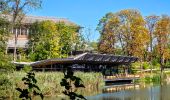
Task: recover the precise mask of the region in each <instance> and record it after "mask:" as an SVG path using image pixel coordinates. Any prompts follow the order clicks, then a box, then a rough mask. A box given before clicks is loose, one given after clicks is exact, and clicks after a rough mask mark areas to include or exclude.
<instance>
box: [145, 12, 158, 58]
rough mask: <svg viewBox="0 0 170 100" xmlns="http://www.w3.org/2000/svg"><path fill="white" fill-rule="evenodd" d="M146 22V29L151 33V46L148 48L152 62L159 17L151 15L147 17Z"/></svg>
mask: <svg viewBox="0 0 170 100" xmlns="http://www.w3.org/2000/svg"><path fill="white" fill-rule="evenodd" d="M145 21H146V28H147V29H148V32H149V38H150V40H149V46H148V52H150V57H149V58H150V60H152V56H153V54H152V52H153V47H154V44H153V41H154V33H155V28H156V25H157V22H158V21H159V16H155V15H151V16H146V18H145Z"/></svg>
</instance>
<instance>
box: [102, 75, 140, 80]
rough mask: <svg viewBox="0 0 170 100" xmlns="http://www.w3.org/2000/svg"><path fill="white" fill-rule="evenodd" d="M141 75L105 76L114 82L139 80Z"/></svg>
mask: <svg viewBox="0 0 170 100" xmlns="http://www.w3.org/2000/svg"><path fill="white" fill-rule="evenodd" d="M139 77H140V75H135V74H128V75H124V74H116V75H112V76H105V77H104V78H105V79H108V80H114V79H133V78H139Z"/></svg>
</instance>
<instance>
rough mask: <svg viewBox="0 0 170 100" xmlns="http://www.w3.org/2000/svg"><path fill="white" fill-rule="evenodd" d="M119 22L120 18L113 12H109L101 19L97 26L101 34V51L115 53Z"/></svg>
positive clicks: (99, 45)
mask: <svg viewBox="0 0 170 100" xmlns="http://www.w3.org/2000/svg"><path fill="white" fill-rule="evenodd" d="M118 24H119V19H118V17H117V16H116V15H115V14H113V13H107V14H106V16H104V17H103V18H102V19H101V20H100V21H99V24H98V27H97V30H98V31H99V33H100V35H101V37H100V40H99V44H98V50H99V52H101V53H111V54H114V52H115V43H116V39H115V37H116V33H117V27H118Z"/></svg>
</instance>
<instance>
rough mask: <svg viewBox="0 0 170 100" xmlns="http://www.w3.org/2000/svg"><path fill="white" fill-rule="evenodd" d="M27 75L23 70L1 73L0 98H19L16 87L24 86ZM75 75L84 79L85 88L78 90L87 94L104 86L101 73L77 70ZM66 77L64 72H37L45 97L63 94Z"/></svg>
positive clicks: (38, 82)
mask: <svg viewBox="0 0 170 100" xmlns="http://www.w3.org/2000/svg"><path fill="white" fill-rule="evenodd" d="M25 75H26V73H25V72H23V71H19V72H18V71H14V72H12V73H3V74H1V75H0V98H18V97H19V92H18V91H16V90H15V88H16V87H18V88H23V87H24V86H25V85H24V83H23V82H22V81H21V80H22V78H23V77H24V76H25ZM75 76H77V77H79V78H81V79H82V81H83V84H84V86H85V87H86V88H85V89H84V88H83V89H80V90H78V91H77V92H78V93H80V94H82V95H84V96H87V95H95V94H97V93H98V92H99V90H100V89H102V87H103V86H104V81H103V80H102V78H101V77H102V74H101V73H93V72H91V73H83V72H75ZM63 77H64V75H63V73H62V72H36V73H35V78H36V79H37V86H39V88H40V90H41V91H42V93H43V95H44V96H45V97H48V96H56V97H57V96H61V95H62V92H63V90H64V88H63V87H61V85H60V82H61V79H62V78H63ZM92 90H93V91H92Z"/></svg>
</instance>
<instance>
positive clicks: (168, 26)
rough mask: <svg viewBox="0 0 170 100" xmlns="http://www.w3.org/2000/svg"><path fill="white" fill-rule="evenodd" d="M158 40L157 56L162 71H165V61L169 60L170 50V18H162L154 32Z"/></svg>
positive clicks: (156, 46)
mask: <svg viewBox="0 0 170 100" xmlns="http://www.w3.org/2000/svg"><path fill="white" fill-rule="evenodd" d="M154 35H155V37H156V40H157V44H156V45H155V48H156V51H157V55H158V58H159V63H160V65H161V71H162V70H163V65H164V61H165V60H166V59H169V55H170V49H169V48H168V44H169V40H170V17H169V16H162V17H161V19H160V20H159V21H158V22H157V26H156V29H155V32H154Z"/></svg>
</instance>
